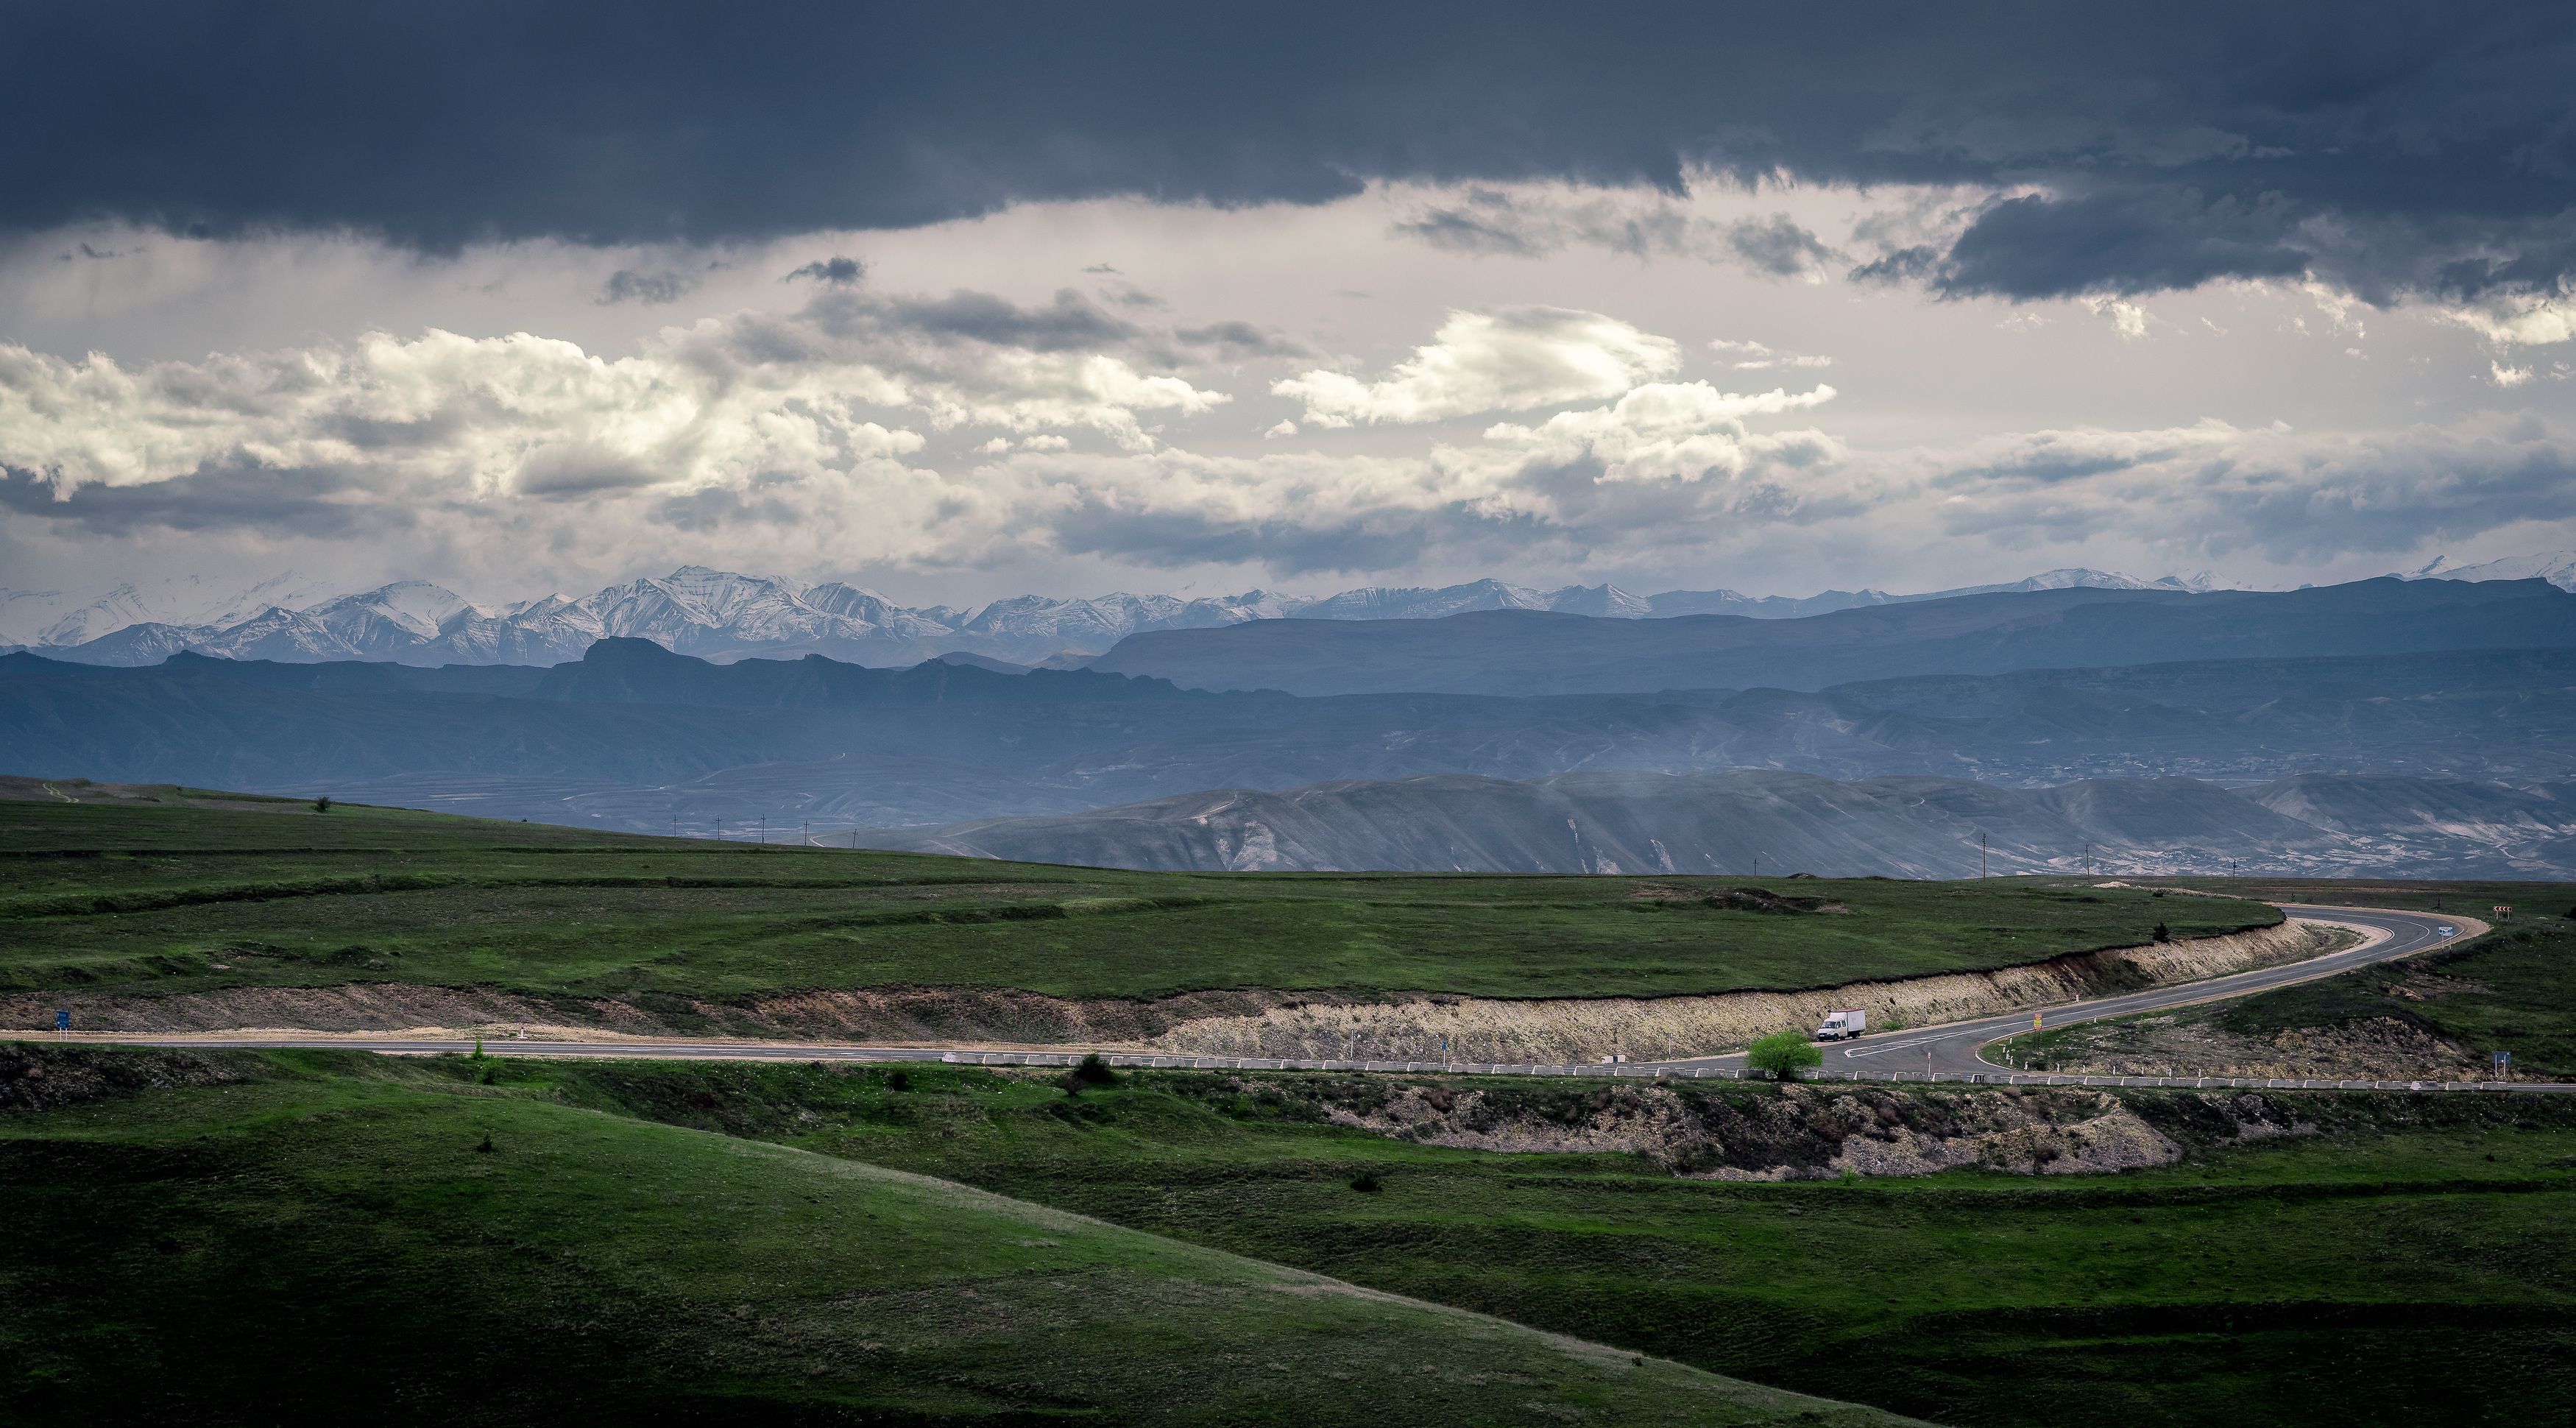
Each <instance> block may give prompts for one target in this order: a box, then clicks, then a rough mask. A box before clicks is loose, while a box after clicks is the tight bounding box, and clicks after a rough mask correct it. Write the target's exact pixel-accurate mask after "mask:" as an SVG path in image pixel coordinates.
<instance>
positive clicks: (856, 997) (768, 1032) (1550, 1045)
mask: <svg viewBox="0 0 2576 1428" xmlns="http://www.w3.org/2000/svg"><path fill="white" fill-rule="evenodd" d="M2353 937H2354V934H2351V933H2349V932H2343V931H2339V930H2334V929H2326V928H2320V927H2317V926H2315V925H2313V924H2307V923H2295V922H2293V923H2284V924H2282V925H2280V926H2276V927H2269V928H2263V929H2259V930H2257V931H2253V932H2242V933H2236V934H2232V935H2230V936H2225V937H2208V938H2196V939H2191V940H2188V941H2182V942H2174V943H2159V944H2153V945H2149V946H2144V947H2129V948H2118V949H2112V950H2105V951H2097V952H2085V953H2078V954H2074V955H2071V956H2066V957H2057V958H2052V959H2050V960H2048V961H2045V962H2038V963H2032V964H2029V965H2026V966H2020V967H2006V968H2000V969H1997V970H1995V971H1990V972H1962V973H1950V974H1945V975H1941V976H1932V977H1916V978H1908V979H1902V980H1893V981H1881V982H1862V983H1857V984H1853V985H1850V986H1844V987H1834V988H1826V989H1822V990H1817V991H1805V992H1730V993H1723V994H1718V995H1711V996H1680V997H1604V998H1589V999H1579V998H1548V999H1532V1000H1525V1001H1523V1000H1502V999H1495V998H1473V997H1454V996H1416V997H1403V998H1397V999H1394V1000H1379V1001H1367V1000H1361V999H1357V998H1347V997H1339V996H1334V995H1332V994H1329V993H1311V992H1304V993H1291V992H1272V991H1262V990H1244V991H1218V992H1193V993H1189V994H1186V995H1183V996H1176V997H1164V998H1156V999H1150V1000H1145V999H1124V998H1096V999H1083V1000H1077V999H1073V998H1065V997H1050V996H1042V995H1039V994H1037V993H1033V992H1019V991H1011V990H1007V989H998V988H954V987H878V988H867V989H862V990H855V991H811V992H801V993H795V994H790V995H781V996H769V997H757V998H747V999H744V1000H741V1001H713V1000H703V999H695V998H686V997H679V996H673V995H669V994H662V993H646V994H642V995H638V996H635V997H632V998H626V999H613V998H580V997H569V996H566V997H551V998H537V997H527V996H521V995H516V994H512V993H507V992H501V991H496V990H492V989H489V988H475V987H429V986H418V985H409V984H400V983H347V984H342V985H339V986H333V987H232V988H226V989H223V990H220V991H213V992H199V993H190V994H186V995H178V996H168V997H123V998H84V997H80V996H69V997H66V996H64V995H63V994H40V995H28V994H19V995H14V996H10V997H7V998H0V1025H9V1026H19V1027H31V1028H32V1027H43V1026H50V1025H51V1024H52V1020H53V1009H54V1008H56V1007H63V1006H68V1007H70V1008H71V1009H72V1011H73V1024H74V1026H75V1027H76V1028H78V1029H79V1030H82V1031H91V1032H102V1031H103V1032H156V1031H157V1032H190V1031H262V1032H267V1031H276V1032H322V1033H333V1032H340V1033H360V1032H366V1033H375V1034H384V1033H387V1032H393V1033H417V1034H420V1035H424V1036H431V1035H438V1036H454V1035H459V1034H469V1035H470V1034H483V1035H500V1036H507V1035H511V1034H513V1033H515V1032H521V1031H524V1032H526V1033H527V1034H528V1035H531V1036H545V1037H589V1038H602V1039H608V1038H615V1037H619V1036H638V1037H657V1036H693V1037H711V1036H712V1037H744V1038H754V1039H776V1038H800V1039H815V1040H848V1041H866V1042H873V1043H879V1044H904V1043H913V1044H966V1045H990V1046H1047V1045H1068V1044H1069V1045H1082V1046H1103V1047H1127V1048H1133V1049H1138V1050H1149V1049H1150V1050H1158V1051H1176V1052H1195V1053H1201V1054H1212V1055H1246V1056H1282V1057H1336V1056H1350V1055H1354V1054H1356V1055H1360V1056H1367V1057H1372V1058H1379V1059H1404V1060H1437V1059H1447V1060H1462V1061H1515V1062H1567V1061H1591V1060H1597V1059H1599V1058H1600V1057H1602V1056H1606V1055H1611V1054H1614V1053H1619V1054H1625V1055H1628V1056H1630V1057H1633V1058H1637V1059H1640V1060H1644V1059H1654V1058H1667V1057H1680V1056H1705V1055H1710V1054H1714V1053H1717V1052H1722V1051H1729V1050H1734V1049H1737V1048H1740V1047H1742V1046H1744V1045H1745V1044H1746V1043H1747V1042H1749V1041H1751V1040H1752V1039H1754V1038H1755V1037H1757V1036H1760V1035H1763V1034H1764V1033H1766V1032H1770V1031H1776V1030H1778V1029H1780V1028H1781V1027H1784V1026H1798V1027H1807V1026H1813V1025H1815V1023H1816V1022H1817V1021H1818V1020H1819V1019H1820V1018H1821V1017H1822V1016H1823V1014H1824V1012H1825V1011H1827V1010H1828V1009H1831V1008H1835V1007H1855V1006H1857V1007H1863V1008H1866V1009H1868V1011H1869V1013H1870V1020H1871V1023H1872V1025H1873V1026H1877V1027H1883V1028H1885V1027H1898V1026H1924V1025H1930V1024H1933V1023H1937V1022H1945V1021H1955V1020H1959V1019H1961V1018H1965V1017H1974V1016H1984V1015H1989V1014H1992V1013H1995V1012H2001V1011H2011V1010H2016V1009H2019V1008H2022V1007H2028V1006H2038V1005H2044V1004H2047V1003H2052V1002H2060V1001H2066V1000H2069V999H2072V998H2076V997H2082V996H2094V995H2100V994H2103V993H2106V992H2113V991H2126V990H2134V989H2137V988H2141V987H2148V986H2156V985H2162V984H2165V983H2170V982H2178V981H2188V980H2194V979H2198V978H2202V977H2210V976H2217V975H2221V974H2224V973H2228V972H2236V971H2243V970H2246V969H2248V968H2253V967H2264V966H2273V965H2276V964H2279V963H2283V962H2292V961H2297V960H2300V959H2302V958H2307V957H2313V956H2318V955H2321V954H2323V953H2325V952H2328V951H2332V950H2334V949H2335V948H2336V947H2338V946H2342V945H2349V943H2350V941H2351V940H2352V939H2353Z"/></svg>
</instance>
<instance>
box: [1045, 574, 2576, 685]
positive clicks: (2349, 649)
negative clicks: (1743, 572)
mask: <svg viewBox="0 0 2576 1428" xmlns="http://www.w3.org/2000/svg"><path fill="white" fill-rule="evenodd" d="M2570 646H2576V594H2571V593H2569V592H2567V591H2563V590H2559V589H2557V588H2556V587H2554V586H2551V585H2549V584H2548V583H2546V582H2544V581H2539V580H2522V581H2497V582H2490V583H2485V584H2464V583H2457V582H2451V581H2439V580H2427V581H2415V582H2408V581H2403V580H2397V579H2394V578H2389V579H2380V580H2368V581H2360V582H2357V583H2354V584H2350V585H2335V586H2327V587H2323V588H2319V589H2311V590H2297V591H2286V592H2277V593H2275V592H2254V591H2216V592H2208V593H2191V592H2185V591H2180V590H2164V589H2145V590H2130V589H2099V588H2090V587H2076V588H2068V589H2059V590H2045V591H2029V592H2012V593H2003V594H1988V595H1968V596H1959V597H1954V598H1951V599H1945V600H1930V601H1919V602H1902V603H1895V604H1887V605H1878V606H1871V607H1867V608H1860V609H1850V610H1841V611H1836V612H1834V613H1832V614H1825V615H1815V616H1808V617H1805V618H1800V619H1790V620H1756V619H1748V618H1742V617H1737V616H1728V615H1694V616H1683V617H1679V618H1674V619H1660V620H1604V619H1596V618H1591V617H1586V616H1581V615H1570V614H1564V613H1558V612H1549V611H1538V610H1493V611H1483V612H1477V613H1471V614H1463V615H1453V616H1450V617H1448V618H1446V619H1442V620H1437V621H1418V620H1371V621H1359V622H1330V621H1318V620H1276V621H1261V622H1257V623H1252V624H1243V625H1235V626H1232V627H1229V628H1226V629H1214V630H1166V631H1156V632H1150V633H1145V634H1137V635H1130V636H1128V637H1127V638H1126V639H1124V640H1122V641H1120V642H1119V644H1118V646H1117V647H1116V648H1115V649H1112V650H1111V651H1110V652H1109V653H1108V654H1106V655H1103V656H1102V657H1100V658H1099V659H1096V660H1092V661H1090V662H1089V663H1090V667H1091V668H1094V669H1101V670H1108V671H1112V672H1115V673H1120V674H1137V675H1151V676H1155V677H1157V678H1162V679H1169V680H1171V681H1173V682H1174V683H1176V684H1179V685H1181V686H1183V687H1185V688H1191V689H1211V690H1226V689H1277V690H1282V691H1285V692H1287V693H1291V694H1303V695H1327V694H1358V693H1373V692H1385V691H1393V690H1426V691H1437V692H1444V693H1461V694H1512V695H1533V694H1572V693H1604V692H1623V691H1648V690H1658V689H1697V688H1716V687H1724V688H1747V687H1753V686H1769V687H1776V688H1782V689H1801V690H1814V689H1822V688H1825V687H1826V686H1828V685H1834V684H1841V683H1845V682H1847V681H1851V680H1858V679H1871V678H1886V677H1891V676H1903V675H1917V674H1934V673H1949V674H2000V673H2004V672H2008V671H2012V670H2018V669H2045V668H2075V667H2086V666H2100V665H2127V664H2144V663H2160V662H2169V661H2176V660H2193V659H2244V658H2298V657H2305V656H2316V655H2351V654H2397V653H2404V652H2412V651H2424V650H2445V649H2486V648H2565V647H2570Z"/></svg>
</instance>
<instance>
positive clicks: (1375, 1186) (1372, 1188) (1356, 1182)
mask: <svg viewBox="0 0 2576 1428" xmlns="http://www.w3.org/2000/svg"><path fill="white" fill-rule="evenodd" d="M1351 1188H1352V1189H1354V1190H1357V1191H1358V1192H1360V1193H1361V1194H1363V1195H1374V1194H1376V1193H1377V1192H1379V1191H1380V1190H1383V1189H1385V1188H1386V1186H1385V1185H1384V1184H1382V1183H1381V1182H1380V1181H1379V1180H1378V1178H1377V1172H1376V1171H1374V1170H1363V1171H1361V1172H1360V1173H1359V1174H1357V1175H1354V1176H1352V1177H1351Z"/></svg>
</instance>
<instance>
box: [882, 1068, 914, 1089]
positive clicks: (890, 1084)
mask: <svg viewBox="0 0 2576 1428" xmlns="http://www.w3.org/2000/svg"><path fill="white" fill-rule="evenodd" d="M886 1089H887V1090H889V1091H909V1090H911V1089H912V1077H911V1075H910V1074H908V1073H906V1072H902V1071H897V1072H895V1073H894V1074H892V1075H890V1076H888V1077H886Z"/></svg>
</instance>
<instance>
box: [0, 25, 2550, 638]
mask: <svg viewBox="0 0 2576 1428" xmlns="http://www.w3.org/2000/svg"><path fill="white" fill-rule="evenodd" d="M10 8H11V10H12V11H13V12H14V13H13V15H12V18H11V21H10V30H11V34H12V37H13V39H12V43H11V45H10V46H8V47H7V48H6V50H5V51H0V119H5V121H6V123H7V125H8V129H9V132H10V133H11V134H12V135H13V136H14V137H13V142H12V143H11V144H10V145H9V146H8V147H7V148H6V150H5V151H0V192H6V193H7V194H8V195H9V201H8V202H7V203H5V204H0V467H5V472H0V567H4V568H0V586H5V587H8V588H13V589H20V590H24V589H30V588H46V587H81V588H87V587H91V586H95V585H98V584H101V583H104V582H107V581H111V580H114V579H117V578H135V579H146V580H148V579H154V578H163V577H170V576H178V575H197V576H209V577H217V578H220V579H231V580H239V581H241V582H243V583H247V582H248V581H249V580H251V579H256V578H260V577H264V576H267V575H271V574H274V573H276V572H278V571H281V570H288V569H292V570H296V571H300V572H303V573H304V574H305V575H307V576H308V577H312V578H316V579H319V580H322V581H325V582H329V583H336V584H339V585H342V586H344V587H346V588H360V587H363V586H366V585H372V584H377V583H382V582H384V581H389V580H394V579H400V578H426V579H432V580H437V581H439V582H441V583H444V584H448V585H450V586H452V587H454V588H456V589H458V590H459V591H461V592H463V593H465V594H466V595H468V596H469V597H473V598H477V599H483V600H488V601H494V602H498V601H503V600H508V599H514V598H521V597H525V596H530V595H535V594H540V593H543V592H545V591H548V590H554V589H563V590H570V591H576V592H577V591H584V590H588V589H592V588H595V587H597V586H599V585H601V584H605V583H608V582H610V581H612V580H619V579H624V578H629V577H632V576H635V575H640V574H649V573H659V572H661V571H665V570H668V569H670V568H671V567H673V566H676V565H680V564H687V563H696V564H708V565H716V566H723V567H729V568H735V569H744V570H751V571H757V572H761V573H774V574H783V575H793V576H808V577H815V578H843V579H850V580H853V581H856V582H858V583H862V584H867V585H871V586H874V587H876V588H879V589H881V590H883V591H885V592H886V593H888V594H889V595H892V596H894V597H896V598H897V599H901V600H907V601H910V602H914V603H929V602H931V601H934V600H938V601H947V602H951V603H972V602H976V601H980V600H983V599H988V598H992V597H995V596H1001V595H1009V594H1016V593H1022V592H1028V591H1038V592H1045V593H1055V594H1088V593H1098V592H1101V591H1105V590H1109V589H1114V588H1125V589H1131V590H1167V591H1176V592H1187V593H1197V594H1207V593H1217V592H1220V591H1239V590H1243V589H1247V588H1251V587H1255V586H1263V587H1269V588H1273V589H1286V590H1292V591H1307V592H1324V591H1330V590H1334V589H1340V588H1343V587H1347V586H1350V585H1356V584H1363V583H1376V584H1430V583H1445V582H1448V581H1452V580H1457V579H1463V578H1468V577H1473V576H1477V575H1487V574H1491V575H1497V576H1501V577H1503V578H1506V579H1511V580H1515V581H1520V582H1524V583H1532V584H1539V585H1554V584H1559V583H1566V582H1576V581H1579V582H1582V583H1587V584H1589V583H1596V582H1598V581H1601V580H1605V579H1606V580H1610V581H1614V582H1616V583H1618V584H1621V585H1624V586H1628V587H1630V588H1632V589H1639V590H1656V589H1668V588H1708V587H1712V586H1729V587H1733V588H1736V589H1740V590H1744V591H1747V592H1750V593H1788V594H1805V593H1810V592H1812V591H1814V590H1818V589H1822V588H1826V587H1834V586H1839V587H1845V588H1849V587H1853V586H1857V585H1870V586H1877V587H1881V588H1889V589H1925V588H1937V587H1942V586H1950V585H1959V584H1967V583H1973V582H1977V581H1981V580H1989V579H2004V578H2011V577H2015V576H2019V575H2023V574H2028V573H2031V572H2033V571H2037V570H2042V569H2046V568H2050V567H2054V566H2065V565H2090V566H2096V567H2101V568H2106V569H2115V570H2122V571H2127V572H2129V573H2133V574H2139V575H2149V576H2152V575H2160V574H2164V573H2167V572H2181V573H2186V574H2188V573H2192V572H2197V571H2203V570H2207V571H2211V572H2214V573H2215V574H2217V575H2218V576H2219V577H2221V578H2222V579H2225V580H2229V581H2233V582H2241V583H2249V584H2258V585H2278V584H2295V583H2298V582H2300V581H2308V580H2327V579H2336V578H2345V577H2351V576H2357V575H2367V574H2375V573H2380V572H2384V571H2387V570H2391V569H2398V568H2407V567H2412V566H2415V565H2420V564H2422V563H2423V562H2424V561H2426V560H2429V559H2430V558H2432V557H2433V556H2434V555H2436V554H2448V555H2450V556H2452V557H2453V558H2454V559H2456V560H2474V559H2480V558H2487V557H2493V556H2501V555H2508V554H2517V553H2523V552H2528V551H2536V550H2552V549H2566V548H2570V547H2576V100H2571V97H2570V94H2571V86H2570V85H2569V84H2568V82H2567V76H2568V75H2569V74H2571V73H2576V18H2571V12H2570V11H2569V9H2568V7H2566V6H2565V5H2563V4H2560V5H2551V6H2539V5H2534V6H2528V7H2513V6H2444V7H2434V6H2427V5H2421V4H2411V5H2404V6H2386V7H2382V6H2373V5H2366V4H2363V5H2356V4H2351V3H2338V4H2334V5H2326V4H2322V3H2317V4H2282V5H2271V6H2263V7H2244V6H2241V5H2240V6H2216V7H2209V8H2207V9H2205V10H2203V9H2200V8H2198V7H2192V6H2172V5H2166V6H2157V7H2130V9H2131V10H2132V11H2133V12H2134V13H2131V14H2129V15H2127V16H2125V17H2123V18H2121V19H2118V20H2116V21H2103V20H2100V19H2087V18H2083V17H2082V16H2081V15H2079V14H2078V13H2077V12H2078V11H2079V10H2090V9H2092V8H2094V7H2067V6H2054V5H2052V6H2028V7H2002V6H1999V7H1959V6H1947V7H1927V6H1921V5H1917V4H1907V5H1887V6H1883V7H1867V6H1864V7H1857V8H1855V7H1834V8H1833V10H1832V11H1831V13H1830V14H1828V13H1827V12H1826V11H1825V10H1823V9H1822V8H1821V7H1766V8H1763V9H1759V10H1755V9H1745V10H1740V11H1739V10H1733V9H1730V8H1727V7H1716V6H1707V5H1689V6H1679V7H1643V6H1636V7H1612V8H1606V9H1605V8H1594V7H1567V6H1549V7H1541V8H1533V9H1529V10H1527V11H1526V12H1523V11H1522V10H1520V9H1519V8H1517V7H1511V6H1505V5H1495V4H1483V5H1477V6H1473V7H1447V8H1441V7H1386V6H1383V5H1377V6H1336V5H1312V4H1310V5H1303V6H1297V7H1280V8H1278V9H1276V10H1275V11H1273V12H1265V13H1262V14H1258V15H1256V14H1253V13H1252V12H1247V11H1244V10H1242V9H1240V8H1238V7H1228V6H1206V5H1190V6H1181V5H1174V6H1111V7H1106V8H1101V7H1072V8H1068V7H1054V8H1051V9H1047V10H1043V11H1042V10H1039V9H1037V8H1035V7H1025V6H1006V7H978V6H946V7H919V6H908V7H900V8H889V9H887V10H885V11H883V12H873V11H871V10H869V9H867V8H864V7H848V6H831V7H815V8H811V9H805V8H799V7H774V6H758V5H752V6H728V7H704V6H668V7H664V6H656V5H649V4H634V3H622V4H618V5H614V6H609V5H597V6H586V5H526V4H449V5H443V6H437V7H406V8H405V9H403V10H402V11H400V12H396V11H394V10H393V9H392V7H361V6H346V5H313V6H308V7H296V6H281V5H274V4H266V5H238V6H236V5H223V4H192V5H187V6H179V5H130V6H119V5H114V4H96V5H84V6H81V7H45V8H43V9H42V10H38V11H30V10H27V9H25V8H23V7H17V6H12V7H10ZM1783 9H1788V10H1790V13H1785V14H1784V13H1780V11H1781V10H1783ZM1391 10H1393V11H1396V12H1397V13H1393V14H1390V13H1388V12H1389V11H1391ZM2248 10H2252V11H2254V12H2256V13H2253V14H2251V15H2248V14H2245V13H2242V12H2245V11H2248Z"/></svg>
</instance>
